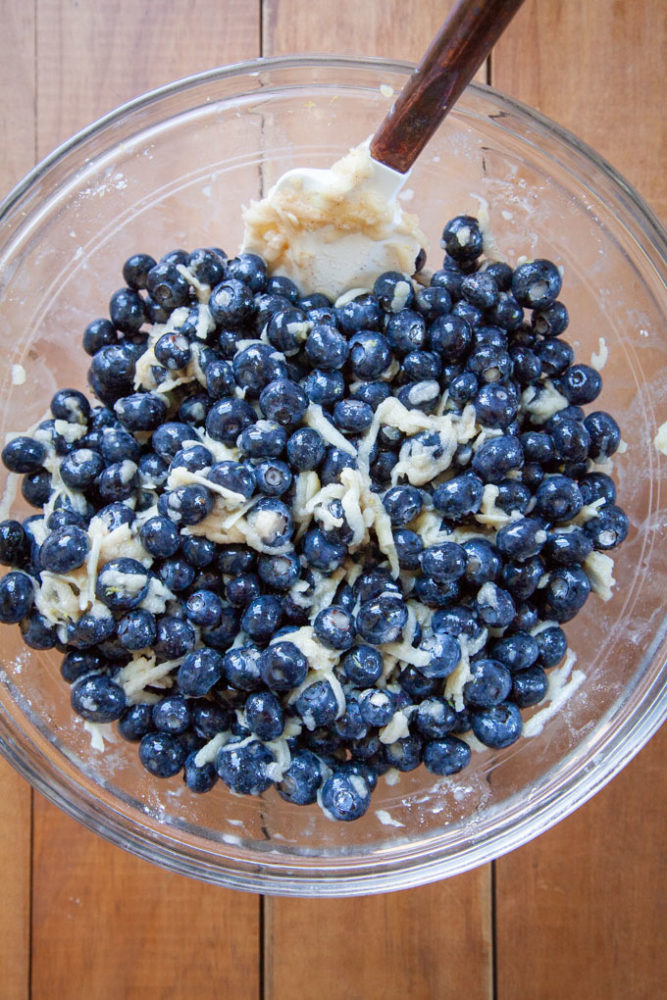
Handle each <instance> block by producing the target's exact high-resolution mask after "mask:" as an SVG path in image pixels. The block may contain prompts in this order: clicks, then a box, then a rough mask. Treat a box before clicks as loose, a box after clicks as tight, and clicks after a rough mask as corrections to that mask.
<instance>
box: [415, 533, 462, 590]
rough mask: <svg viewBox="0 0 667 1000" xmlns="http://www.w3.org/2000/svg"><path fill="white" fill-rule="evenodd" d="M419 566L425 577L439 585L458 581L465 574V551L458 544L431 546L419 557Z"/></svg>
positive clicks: (444, 543)
mask: <svg viewBox="0 0 667 1000" xmlns="http://www.w3.org/2000/svg"><path fill="white" fill-rule="evenodd" d="M419 565H420V566H421V570H422V572H423V573H424V575H425V576H428V577H430V578H431V579H432V580H435V581H436V582H437V583H449V582H450V580H458V578H459V577H460V576H463V573H464V572H465V568H466V554H465V550H464V549H463V547H462V546H461V545H457V544H456V542H441V543H440V544H439V545H430V546H429V547H428V548H426V549H424V551H423V552H422V554H421V556H420V557H419Z"/></svg>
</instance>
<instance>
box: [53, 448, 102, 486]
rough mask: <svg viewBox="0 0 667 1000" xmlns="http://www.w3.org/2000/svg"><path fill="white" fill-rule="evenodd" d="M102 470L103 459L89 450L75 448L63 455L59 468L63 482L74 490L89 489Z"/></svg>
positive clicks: (97, 453) (95, 452)
mask: <svg viewBox="0 0 667 1000" xmlns="http://www.w3.org/2000/svg"><path fill="white" fill-rule="evenodd" d="M103 468H104V459H103V458H102V456H101V455H100V454H99V452H97V451H93V450H92V449H90V448H77V449H76V450H75V451H72V452H70V454H69V455H65V457H64V458H63V460H62V463H61V466H60V475H61V478H62V480H63V482H64V483H65V484H66V485H67V486H70V487H71V488H72V489H75V490H85V489H88V488H90V487H91V486H92V485H93V483H94V482H95V479H96V478H97V476H99V475H100V473H101V472H102V469H103Z"/></svg>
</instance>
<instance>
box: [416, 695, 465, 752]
mask: <svg viewBox="0 0 667 1000" xmlns="http://www.w3.org/2000/svg"><path fill="white" fill-rule="evenodd" d="M413 718H414V720H415V725H416V727H417V729H418V730H419V732H420V733H421V735H422V736H424V737H426V739H427V740H441V739H442V738H443V737H444V736H446V735H447V734H448V733H450V732H451V731H452V730H453V729H454V727H455V725H456V712H455V711H454V709H453V708H452V707H451V705H450V704H449V702H447V701H446V700H445V699H444V698H440V697H437V696H434V697H432V698H424V700H423V701H422V702H420V703H419V705H418V707H417V711H416V712H415V714H414V716H413ZM426 746H428V744H427V745H426Z"/></svg>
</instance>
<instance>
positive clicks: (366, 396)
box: [350, 381, 391, 412]
mask: <svg viewBox="0 0 667 1000" xmlns="http://www.w3.org/2000/svg"><path fill="white" fill-rule="evenodd" d="M350 396H351V398H352V399H359V400H361V402H362V403H368V405H369V406H370V408H371V409H372V410H373V412H375V410H377V408H378V406H379V405H380V403H382V402H384V400H385V399H387V398H388V397H389V396H391V386H390V385H389V384H388V383H387V382H363V381H362V382H358V383H357V384H356V385H355V386H354V388H352V387H351V388H350Z"/></svg>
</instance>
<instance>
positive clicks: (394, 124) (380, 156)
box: [371, 0, 523, 174]
mask: <svg viewBox="0 0 667 1000" xmlns="http://www.w3.org/2000/svg"><path fill="white" fill-rule="evenodd" d="M522 3H523V0H459V2H458V3H457V4H456V6H455V7H454V9H453V10H452V12H451V14H450V15H449V17H448V18H447V20H446V21H445V23H444V24H443V26H442V27H441V29H440V31H439V32H438V34H437V35H436V37H435V38H434V40H433V42H432V43H431V45H430V47H429V48H428V50H427V52H426V54H425V55H424V58H423V59H422V61H421V63H420V64H419V66H418V67H417V69H416V70H415V73H414V75H413V76H412V78H411V79H410V80H409V81H408V83H407V84H406V85H405V87H404V88H403V90H402V91H401V93H400V95H399V97H398V99H397V100H396V103H395V104H394V106H393V107H392V109H391V111H390V112H389V114H388V115H387V117H386V118H385V120H384V121H383V122H382V124H381V125H380V128H379V129H378V131H377V132H376V134H375V136H374V137H373V140H372V142H371V156H372V157H373V159H374V160H378V161H379V162H380V163H385V164H386V165H387V166H388V167H393V169H394V170H398V172H399V173H402V174H404V173H405V172H406V171H407V170H409V169H410V167H411V166H412V164H413V163H414V161H415V160H416V159H417V157H418V156H419V154H420V152H421V151H422V149H423V148H424V146H425V145H426V143H427V142H428V140H429V139H430V138H431V136H432V135H433V133H434V132H435V130H436V128H437V127H438V125H439V124H440V122H441V121H442V119H443V118H444V117H445V115H446V114H447V112H448V111H449V110H450V109H451V108H452V107H453V105H454V104H455V103H456V100H457V99H458V97H459V95H460V93H461V91H462V90H463V89H464V88H465V87H466V85H467V84H468V83H469V82H470V80H471V79H472V78H473V76H474V75H475V73H476V72H477V70H478V69H479V67H480V66H481V64H482V63H483V61H484V59H485V58H486V57H487V55H488V54H489V52H490V51H491V49H492V48H493V46H494V44H495V43H496V41H497V39H498V38H499V37H500V35H501V34H502V33H503V31H504V30H505V28H506V27H507V25H508V24H509V22H510V21H511V20H512V18H513V16H514V15H515V14H516V12H517V10H518V9H519V7H520V6H521V4H522Z"/></svg>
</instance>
